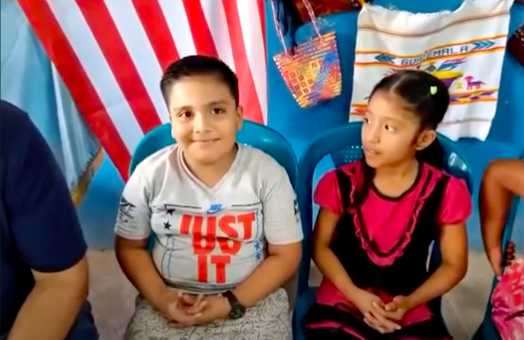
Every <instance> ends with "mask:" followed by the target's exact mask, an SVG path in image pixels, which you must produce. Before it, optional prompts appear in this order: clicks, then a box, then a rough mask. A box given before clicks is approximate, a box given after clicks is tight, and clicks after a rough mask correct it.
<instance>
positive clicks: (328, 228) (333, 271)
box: [313, 209, 358, 301]
mask: <svg viewBox="0 0 524 340" xmlns="http://www.w3.org/2000/svg"><path fill="white" fill-rule="evenodd" d="M339 219H340V216H339V215H337V214H335V213H333V212H331V211H329V210H326V209H320V212H319V213H318V217H317V221H316V223H315V229H314V234H313V261H314V262H315V264H316V265H317V267H318V269H319V270H320V272H321V273H322V275H324V276H326V277H327V278H328V279H329V280H330V281H331V282H332V283H333V284H334V285H335V287H337V289H338V290H339V291H340V292H341V293H342V294H344V296H346V297H347V298H348V299H349V300H352V301H353V300H354V299H353V298H352V297H353V296H355V294H356V293H357V292H358V288H357V287H356V286H355V285H354V284H353V281H351V278H350V277H349V275H348V274H347V272H346V270H345V269H344V267H343V266H342V264H341V263H340V261H339V260H338V258H337V256H336V255H335V254H334V253H333V251H332V250H331V248H330V247H329V245H330V243H331V239H332V237H333V234H334V232H335V229H336V226H337V223H338V220H339Z"/></svg>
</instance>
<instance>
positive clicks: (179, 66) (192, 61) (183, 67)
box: [160, 55, 240, 106]
mask: <svg viewBox="0 0 524 340" xmlns="http://www.w3.org/2000/svg"><path fill="white" fill-rule="evenodd" d="M207 75H209V76H216V77H218V78H219V79H220V80H221V81H222V82H223V83H224V84H225V85H227V87H228V88H229V91H230V92H231V95H232V96H233V98H234V99H235V104H236V105H237V106H238V104H239V97H240V96H239V92H238V78H237V76H236V75H235V72H233V71H232V70H231V68H229V66H228V65H227V64H226V63H224V62H223V61H221V60H219V59H217V58H214V57H208V56H203V55H191V56H187V57H184V58H182V59H179V60H177V61H175V62H174V63H172V64H171V65H169V66H168V67H167V68H166V70H165V71H164V74H163V75H162V80H160V90H161V91H162V95H163V96H164V99H165V100H166V102H167V98H168V94H169V91H170V90H171V87H172V86H173V84H174V83H175V82H176V81H177V80H179V79H181V78H185V77H192V76H207Z"/></svg>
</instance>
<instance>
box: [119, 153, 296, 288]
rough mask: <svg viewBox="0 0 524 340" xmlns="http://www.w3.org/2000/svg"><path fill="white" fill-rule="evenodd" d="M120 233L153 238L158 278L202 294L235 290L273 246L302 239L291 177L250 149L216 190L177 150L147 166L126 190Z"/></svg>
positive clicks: (150, 160)
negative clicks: (159, 276) (203, 179)
mask: <svg viewBox="0 0 524 340" xmlns="http://www.w3.org/2000/svg"><path fill="white" fill-rule="evenodd" d="M115 232H116V234H117V235H119V236H120V237H123V238H126V239H130V240H143V239H146V238H148V237H149V236H150V235H151V233H154V234H155V235H156V239H155V244H154V247H153V260H154V263H155V265H156V268H157V270H158V272H159V273H160V274H161V275H162V277H163V278H164V280H165V281H166V282H167V283H169V284H170V285H173V286H175V287H177V288H181V289H187V290H190V291H197V292H198V291H210V290H226V289H231V288H233V287H235V286H237V285H238V284H239V283H240V282H242V281H243V280H244V279H245V278H246V277H247V276H248V275H249V274H251V272H253V270H254V269H255V268H256V267H257V266H258V265H259V264H260V262H262V261H263V260H264V258H265V257H266V251H267V243H268V242H269V243H271V244H275V245H283V244H290V243H295V242H299V241H301V240H302V238H303V233H302V227H301V223H300V217H299V213H298V205H297V201H296V196H295V193H294V190H293V187H292V186H291V183H290V181H289V177H288V175H287V173H286V171H285V170H284V168H283V167H282V166H280V165H279V164H278V163H277V162H276V161H275V160H274V159H273V158H271V157H270V156H269V155H267V154H266V153H264V152H262V151H260V150H258V149H255V148H252V147H249V146H245V145H239V149H238V152H237V155H236V157H235V160H234V161H233V164H232V165H231V168H230V169H229V171H228V172H227V173H226V174H225V175H224V177H223V178H222V179H221V180H220V182H219V183H218V184H217V185H216V186H215V187H214V188H209V187H207V186H206V185H205V184H203V183H202V182H201V181H199V180H198V179H197V178H196V177H195V176H194V175H193V174H192V173H191V172H190V171H189V169H188V168H187V166H186V165H185V162H184V160H183V157H182V152H181V150H180V148H179V147H178V146H177V145H176V144H175V145H173V146H169V147H166V148H164V149H162V150H160V151H158V152H156V153H154V154H153V155H151V156H150V157H148V158H147V159H145V160H144V161H142V162H141V163H140V164H139V165H138V166H137V168H136V169H135V171H134V173H133V174H132V176H131V178H130V179H129V181H128V182H127V184H126V186H125V188H124V192H123V195H122V199H121V201H120V206H119V212H118V216H117V222H116V227H115Z"/></svg>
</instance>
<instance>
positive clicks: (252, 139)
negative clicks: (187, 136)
mask: <svg viewBox="0 0 524 340" xmlns="http://www.w3.org/2000/svg"><path fill="white" fill-rule="evenodd" d="M237 140H238V142H239V143H241V144H247V145H250V146H252V147H254V148H257V149H260V150H262V151H264V152H265V153H267V154H268V155H270V156H271V157H273V158H274V159H275V160H276V161H277V162H278V163H279V164H280V165H282V167H284V168H285V169H286V172H287V174H288V176H289V179H290V180H291V184H292V185H293V187H295V184H296V180H297V172H298V162H297V158H296V156H295V153H294V152H293V148H292V147H291V145H290V144H289V143H288V142H287V140H286V139H284V137H282V135H281V134H279V133H278V132H276V131H275V130H273V129H271V128H269V127H267V126H264V125H261V124H257V123H253V122H249V121H244V123H243V126H242V129H241V130H240V131H239V132H238V133H237ZM174 143H176V141H175V140H174V139H173V137H172V136H171V124H169V123H168V124H164V125H160V126H158V127H156V128H155V129H153V130H151V131H150V132H149V133H148V134H147V135H145V136H144V138H142V140H141V141H140V143H139V144H138V147H137V148H136V150H135V152H134V154H133V157H132V159H131V165H130V167H129V174H130V175H131V174H132V173H133V171H134V170H135V168H136V166H137V165H138V164H139V163H140V162H142V161H143V160H144V159H146V158H147V157H148V156H150V155H152V154H153V153H155V152H156V151H158V150H160V149H162V148H164V147H166V146H168V145H172V144H174Z"/></svg>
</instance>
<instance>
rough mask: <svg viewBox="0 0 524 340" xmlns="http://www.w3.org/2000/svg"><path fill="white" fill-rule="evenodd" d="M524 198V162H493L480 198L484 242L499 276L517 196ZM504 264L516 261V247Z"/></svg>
mask: <svg viewBox="0 0 524 340" xmlns="http://www.w3.org/2000/svg"><path fill="white" fill-rule="evenodd" d="M515 195H516V196H523V195H524V162H523V161H522V160H518V159H498V160H495V161H492V162H491V163H490V164H489V165H488V167H487V169H486V171H485V173H484V176H483V178H482V183H481V186H480V194H479V210H480V225H481V229H482V239H483V241H484V248H485V249H486V254H487V256H488V259H489V262H490V263H491V266H492V268H493V271H494V272H495V274H496V275H497V276H498V275H501V274H502V254H501V249H500V248H501V245H500V241H501V239H502V232H503V229H504V226H505V224H506V216H507V214H508V211H509V209H510V206H511V203H512V200H513V196H515ZM506 253H507V257H506V259H505V261H504V262H506V264H507V262H510V261H511V260H513V257H514V253H515V244H514V243H512V242H511V243H510V244H508V246H507V248H506Z"/></svg>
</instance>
